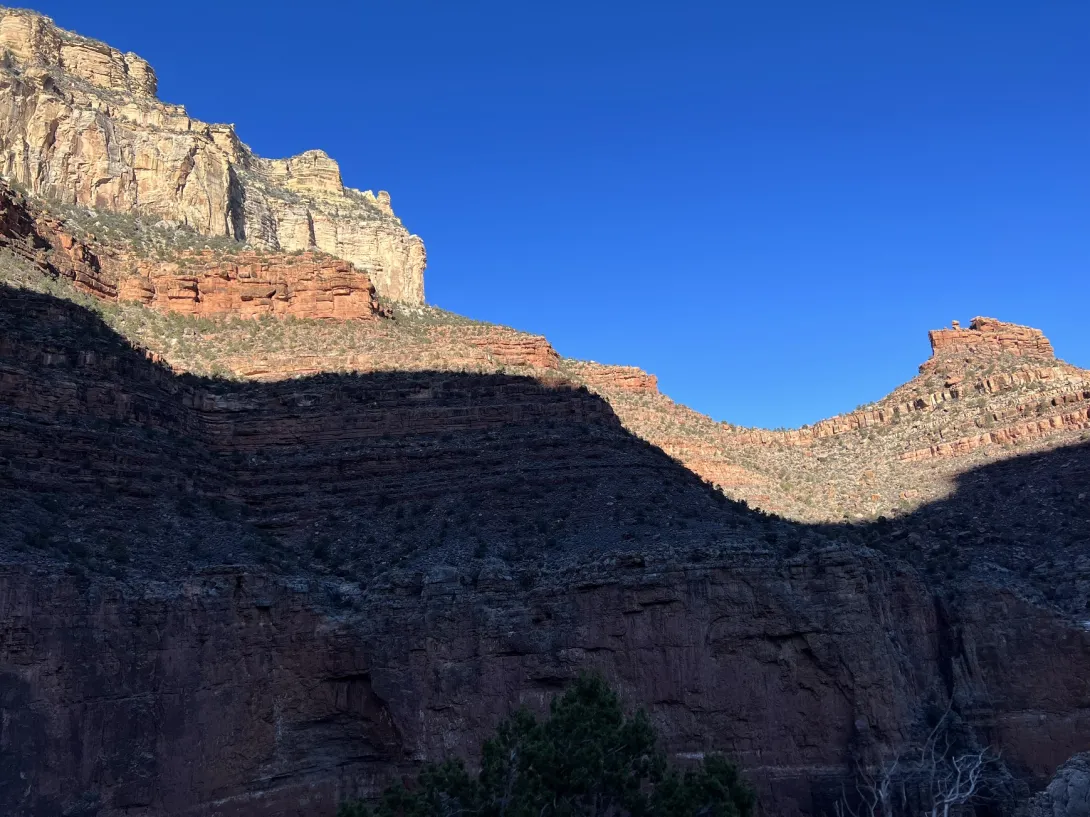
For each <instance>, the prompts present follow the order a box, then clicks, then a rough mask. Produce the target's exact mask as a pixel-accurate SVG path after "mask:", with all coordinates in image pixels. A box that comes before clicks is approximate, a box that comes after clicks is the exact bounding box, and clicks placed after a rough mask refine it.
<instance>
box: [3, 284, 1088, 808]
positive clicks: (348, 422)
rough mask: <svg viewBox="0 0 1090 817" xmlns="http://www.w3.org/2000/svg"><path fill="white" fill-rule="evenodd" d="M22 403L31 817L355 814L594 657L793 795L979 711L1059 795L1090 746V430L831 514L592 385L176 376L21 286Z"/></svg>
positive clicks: (668, 717)
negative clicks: (729, 487) (624, 410)
mask: <svg viewBox="0 0 1090 817" xmlns="http://www.w3.org/2000/svg"><path fill="white" fill-rule="evenodd" d="M0 420H2V422H0V511H2V517H0V553H2V558H3V566H2V568H0V706H2V707H3V717H4V719H5V720H4V722H5V723H9V724H13V725H14V726H13V727H12V729H11V730H8V731H5V732H4V733H3V734H2V735H0V741H2V748H3V752H2V753H0V757H2V758H3V760H2V761H0V764H2V765H0V770H2V771H3V772H4V781H5V782H4V783H2V784H0V812H3V813H5V814H27V815H43V817H44V815H54V814H58V813H65V812H66V811H67V812H68V813H88V814H98V815H101V816H102V817H106V816H107V815H109V816H110V817H112V816H113V815H121V814H125V815H133V814H146V815H151V814H157V815H158V814H164V815H224V817H226V815H259V814H260V815H270V814H273V815H285V816H286V815H299V817H303V815H321V814H332V812H333V810H334V808H335V803H336V802H337V801H338V799H339V798H340V797H342V796H344V795H346V794H348V793H355V792H367V791H373V790H374V789H375V788H376V787H378V786H380V785H382V784H383V783H385V782H387V781H389V780H390V779H392V778H396V777H397V776H398V775H399V774H402V773H407V772H409V771H410V770H411V769H412V768H413V767H414V766H415V765H416V764H417V763H418V762H419V761H420V760H422V759H424V758H438V757H442V756H445V755H448V754H452V753H453V754H471V753H472V752H473V751H474V750H475V749H476V746H477V745H478V742H479V740H480V739H481V738H482V737H483V736H484V735H486V734H487V733H488V731H489V730H490V729H491V728H492V726H494V724H495V723H496V721H497V720H498V719H499V718H500V717H501V716H502V715H504V714H505V713H506V712H508V711H509V709H510V708H511V707H512V706H514V705H517V704H518V703H526V704H529V705H531V706H535V707H540V706H543V705H544V704H545V703H546V701H547V699H548V697H549V696H550V695H551V694H553V693H554V692H555V691H556V690H557V689H559V688H561V687H562V686H563V684H564V683H565V681H566V680H567V679H570V678H571V677H573V676H574V675H575V674H576V673H577V672H579V671H580V670H581V669H585V668H597V669H599V670H601V671H602V672H604V673H605V674H606V675H607V676H608V677H609V678H610V679H612V680H613V681H614V682H615V683H617V684H618V686H619V687H620V689H621V691H622V693H623V694H624V696H625V698H626V700H628V701H630V702H631V703H633V704H642V705H644V706H646V707H647V708H648V710H649V711H650V713H651V715H652V718H653V719H654V720H655V722H656V724H657V725H658V726H659V727H660V728H661V730H662V733H663V735H664V737H665V739H666V741H667V744H668V747H669V748H670V750H671V751H673V752H677V753H682V754H692V753H699V752H702V751H709V750H713V749H714V750H722V751H726V752H729V753H731V754H732V755H734V756H736V757H737V758H738V759H739V760H740V761H741V762H742V764H743V765H744V766H745V767H746V768H747V769H748V770H749V773H750V775H751V776H752V777H753V778H754V779H755V780H756V781H757V783H758V785H759V788H760V791H761V794H762V798H763V802H764V804H765V807H766V809H767V811H768V813H770V814H784V815H794V814H811V813H819V812H821V811H822V810H823V809H825V808H826V807H827V805H828V802H829V798H830V797H832V796H834V794H833V793H834V792H835V791H836V790H837V786H838V783H839V781H840V780H842V779H843V778H844V776H845V775H846V774H847V773H849V772H850V770H851V768H852V763H853V761H854V759H857V758H859V759H862V760H863V761H866V760H869V759H875V758H878V757H882V756H884V755H885V754H886V753H887V752H889V751H892V750H894V749H896V748H898V747H900V746H901V745H902V744H903V743H904V742H905V741H908V740H910V739H912V737H913V735H914V734H915V730H917V729H918V728H919V726H920V718H921V713H922V710H923V708H924V705H925V703H926V702H927V701H930V700H943V699H945V698H946V697H948V696H953V699H954V701H955V705H956V707H957V708H958V711H959V712H961V714H962V715H963V716H964V717H965V718H966V719H967V720H968V721H969V722H970V723H972V724H973V725H974V726H975V728H977V729H978V731H979V732H980V733H981V734H982V736H984V737H986V738H988V739H991V740H994V741H995V742H996V743H997V744H998V745H999V746H1000V747H1002V749H1003V753H1004V758H1005V760H1006V762H1007V763H1008V765H1009V766H1010V767H1011V769H1012V770H1013V771H1015V772H1016V773H1018V774H1020V775H1023V776H1026V777H1027V778H1028V779H1029V780H1031V781H1032V780H1038V779H1039V780H1043V779H1044V777H1045V776H1047V775H1048V774H1050V773H1051V772H1052V771H1053V770H1054V769H1055V767H1056V766H1057V765H1059V764H1060V763H1061V762H1062V761H1063V760H1064V759H1066V758H1067V757H1068V756H1069V755H1071V754H1072V753H1074V752H1075V751H1079V750H1086V749H1090V743H1088V741H1090V633H1088V632H1087V629H1086V627H1085V626H1084V625H1083V624H1081V623H1080V622H1081V621H1082V619H1083V618H1090V616H1083V615H1081V613H1080V611H1079V604H1078V602H1079V599H1078V598H1077V594H1078V593H1080V592H1083V590H1082V588H1084V587H1085V579H1084V577H1085V575H1086V565H1085V561H1086V558H1087V557H1086V542H1087V539H1088V537H1087V518H1088V517H1087V512H1086V504H1085V495H1084V492H1083V491H1080V486H1082V485H1085V482H1086V480H1085V474H1086V469H1087V468H1088V467H1090V466H1088V461H1090V449H1087V447H1085V446H1078V447H1072V448H1068V449H1060V450H1058V451H1055V452H1051V453H1049V454H1043V455H1039V456H1036V457H1032V458H1024V459H1014V460H1010V461H1007V462H1005V463H1001V464H997V465H991V466H987V467H986V468H982V469H979V470H978V471H974V472H971V473H969V474H966V475H965V476H963V477H962V478H961V480H960V482H959V484H958V490H957V491H956V492H955V493H954V494H953V495H951V496H950V497H949V498H947V499H945V500H943V501H941V502H938V503H934V504H932V505H929V506H926V507H924V508H922V509H920V510H919V511H917V512H915V513H913V514H911V515H909V516H906V517H902V518H900V519H896V520H893V521H890V522H880V523H875V524H867V525H857V526H848V525H844V526H838V525H825V526H807V525H801V524H796V523H789V522H786V521H783V520H779V519H774V518H770V517H767V516H765V515H762V514H757V513H753V512H751V511H749V510H748V509H746V508H744V507H743V506H742V505H737V504H735V503H732V502H730V501H728V500H725V499H724V498H723V497H722V495H720V494H718V493H716V492H714V491H712V490H710V489H709V488H708V487H707V486H706V485H704V484H703V483H702V482H701V481H700V480H699V479H697V478H696V477H695V476H694V475H693V474H691V473H690V472H689V471H687V470H685V469H684V468H683V467H681V466H680V465H679V464H677V463H676V462H674V461H673V460H671V459H669V458H668V457H666V456H665V455H664V454H662V452H660V451H659V450H658V449H656V448H654V447H652V446H649V445H648V444H646V443H644V442H643V441H641V440H639V439H637V438H635V437H633V436H631V435H630V434H628V433H627V432H626V431H625V430H624V429H623V428H622V427H621V426H620V424H619V422H618V421H617V419H616V418H615V416H614V415H613V413H612V411H611V410H610V408H609V406H608V405H607V404H606V403H605V402H604V401H602V400H601V399H599V398H597V397H595V396H594V395H591V394H589V393H587V392H586V391H585V390H582V389H579V388H577V387H574V386H572V385H571V384H568V383H566V382H563V381H562V380H558V379H557V380H553V381H549V382H540V381H536V380H533V379H530V378H519V377H510V376H503V375H489V376H482V375H466V374H456V373H450V372H412V373H407V372H406V373H397V372H394V373H384V374H369V375H351V376H350V375H326V376H319V377H308V378H302V379H299V380H292V381H282V382H278V383H271V384H258V383H241V384H240V383H234V382H227V381H215V380H209V379H203V378H196V377H190V376H178V375H175V374H173V373H172V372H170V371H169V370H168V369H166V368H164V367H163V366H161V365H158V364H155V363H153V362H151V361H150V360H148V359H147V358H146V357H145V356H144V354H143V353H142V352H141V351H140V350H137V349H134V348H132V347H131V346H130V345H129V344H128V343H127V342H126V341H125V340H124V339H122V338H121V337H120V336H118V335H116V334H115V333H114V332H113V331H112V330H110V329H108V328H107V327H106V326H105V325H104V324H102V323H101V321H100V320H99V319H98V317H97V316H95V315H94V314H93V313H90V312H88V311H86V310H84V309H82V308H81V307H78V306H76V305H74V304H72V303H69V302H66V301H60V300H57V299H53V298H50V297H49V296H45V295H38V294H33V293H29V292H26V291H20V290H12V289H7V288H3V289H0ZM1080 503H1081V504H1080ZM1019 526H1021V527H1019ZM1012 531H1019V533H1012ZM1049 563H1051V564H1052V565H1054V566H1055V571H1054V572H1055V574H1056V575H1053V573H1047V572H1046V573H1039V572H1038V571H1037V566H1039V565H1042V564H1049ZM1029 565H1034V567H1033V568H1032V569H1025V568H1024V566H1029ZM1080 571H1081V572H1080ZM1058 576H1062V581H1060V580H1058V578H1057V577H1058ZM1053 588H1054V589H1055V590H1056V591H1058V592H1055V593H1053V594H1052V596H1051V597H1050V596H1049V594H1048V592H1047V591H1049V590H1050V589H1053ZM1069 588H1070V589H1069ZM1072 594H1074V595H1072ZM16 726H17V727H18V729H15V727H16ZM16 777H17V778H18V780H19V784H18V785H16V784H13V783H11V782H9V781H12V780H13V779H14V778H16ZM80 809H82V810H83V811H80Z"/></svg>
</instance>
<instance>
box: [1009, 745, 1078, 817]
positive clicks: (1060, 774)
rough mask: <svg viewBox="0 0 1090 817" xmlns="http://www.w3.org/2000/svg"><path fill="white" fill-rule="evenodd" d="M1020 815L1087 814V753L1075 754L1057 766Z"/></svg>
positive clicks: (1070, 816)
mask: <svg viewBox="0 0 1090 817" xmlns="http://www.w3.org/2000/svg"><path fill="white" fill-rule="evenodd" d="M1024 817H1090V752H1084V753H1082V754H1078V755H1075V757H1073V758H1071V759H1070V760H1069V761H1067V762H1066V763H1065V764H1064V765H1063V766H1061V767H1060V768H1059V769H1057V770H1056V774H1055V776H1054V777H1053V778H1052V780H1051V782H1049V784H1048V787H1047V788H1046V789H1045V790H1044V791H1043V792H1041V793H1040V794H1039V795H1037V796H1036V797H1035V798H1034V799H1033V802H1032V803H1031V804H1030V806H1029V808H1028V809H1027V810H1026V811H1025V814H1024Z"/></svg>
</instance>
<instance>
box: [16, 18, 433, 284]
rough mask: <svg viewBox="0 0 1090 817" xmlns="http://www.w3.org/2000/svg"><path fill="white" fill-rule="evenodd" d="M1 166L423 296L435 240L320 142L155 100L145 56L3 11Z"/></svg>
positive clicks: (59, 190) (70, 193) (60, 194)
mask: <svg viewBox="0 0 1090 817" xmlns="http://www.w3.org/2000/svg"><path fill="white" fill-rule="evenodd" d="M0 47H2V48H3V49H4V50H5V53H6V55H7V56H6V57H5V59H4V61H3V64H2V65H0V175H3V177H4V178H6V179H8V180H10V181H14V182H16V183H18V184H20V185H22V186H24V187H25V188H27V189H28V190H30V191H31V192H33V193H35V194H37V195H40V196H43V197H45V198H48V199H55V200H57V201H60V202H63V203H66V204H74V205H81V206H85V207H92V208H98V209H105V210H111V211H116V212H121V213H133V214H138V215H140V216H142V217H145V218H150V219H152V220H160V219H161V220H166V221H167V222H171V223H175V224H180V225H185V226H187V227H189V228H192V229H193V230H196V231H197V232H198V233H201V234H203V235H206V236H229V237H233V238H235V239H237V240H238V241H240V242H245V243H248V244H249V245H251V246H253V247H256V248H262V249H267V250H274V251H285V252H291V251H310V250H320V251H322V252H324V253H328V254H329V255H332V256H335V257H337V258H340V259H343V260H345V261H348V262H350V263H351V264H353V265H354V266H355V267H357V268H358V269H359V270H360V271H362V272H364V273H366V274H367V275H368V276H369V277H370V279H371V281H372V282H373V283H374V285H375V287H376V289H377V291H378V293H379V295H380V296H381V297H383V298H386V299H389V300H393V301H404V302H407V303H422V302H423V300H424V266H425V262H426V256H425V252H424V244H423V242H422V241H421V240H420V238H419V237H418V236H415V235H410V234H409V232H408V231H407V230H406V229H405V228H404V227H403V226H402V224H401V222H400V221H399V220H398V219H397V217H396V216H394V214H393V211H392V210H391V209H390V197H389V194H387V193H385V192H380V193H379V194H378V195H377V196H376V195H374V194H372V193H371V192H369V191H366V192H360V191H357V190H352V189H350V188H346V187H344V185H343V184H342V182H341V176H340V170H339V168H338V166H337V164H336V162H334V161H333V160H332V159H330V158H329V157H328V156H326V155H325V154H324V153H322V152H321V151H308V152H306V153H303V154H301V155H299V156H294V157H292V158H290V159H277V160H269V159H263V158H261V157H259V156H256V155H254V154H253V152H252V151H250V149H249V148H248V147H247V146H246V145H245V144H243V143H242V141H241V140H240V139H239V138H238V136H237V135H236V133H235V131H234V128H233V126H231V125H212V124H207V123H204V122H200V121H198V120H195V119H192V118H191V117H189V116H188V115H187V114H186V112H185V109H184V108H183V107H181V106H180V105H171V104H167V103H163V102H160V101H159V100H158V99H156V97H155V91H156V80H155V74H154V72H153V71H152V70H151V68H150V67H149V66H148V64H147V63H146V62H145V61H144V60H142V59H140V58H139V57H137V56H136V55H134V54H122V53H121V52H119V51H117V50H116V49H113V48H110V47H109V46H106V45H104V44H102V43H99V42H95V41H93V40H88V39H86V38H83V37H79V36H77V35H75V34H72V33H71V32H67V31H64V30H62V29H60V28H57V27H56V26H55V25H54V24H53V22H52V21H51V20H50V19H48V18H46V17H42V16H41V15H38V14H36V13H33V12H27V11H21V10H14V9H0Z"/></svg>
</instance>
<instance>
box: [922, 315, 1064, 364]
mask: <svg viewBox="0 0 1090 817" xmlns="http://www.w3.org/2000/svg"><path fill="white" fill-rule="evenodd" d="M928 337H929V338H930V340H931V351H932V356H933V358H937V357H941V356H948V355H964V356H967V357H969V358H976V359H979V358H981V357H983V356H995V355H999V354H1004V353H1005V354H1009V355H1014V356H1016V357H1026V358H1033V359H1036V360H1045V361H1051V360H1055V358H1056V354H1055V352H1053V350H1052V344H1051V343H1049V341H1048V338H1046V337H1045V335H1044V332H1042V331H1041V330H1040V329H1033V328H1031V327H1028V326H1019V325H1018V324H1016V323H1003V322H1002V321H997V320H996V319H995V318H973V320H972V321H971V322H970V323H969V328H968V329H962V328H961V327H960V326H954V327H953V328H952V329H933V330H932V331H931V332H930V333H929V334H928ZM932 366H934V360H931V361H928V362H927V363H924V364H923V365H922V366H921V367H920V370H921V371H926V370H927V369H929V368H931V367H932Z"/></svg>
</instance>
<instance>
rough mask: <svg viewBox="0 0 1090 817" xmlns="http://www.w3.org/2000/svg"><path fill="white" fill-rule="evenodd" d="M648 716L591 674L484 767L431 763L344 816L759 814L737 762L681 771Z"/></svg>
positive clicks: (512, 723)
mask: <svg viewBox="0 0 1090 817" xmlns="http://www.w3.org/2000/svg"><path fill="white" fill-rule="evenodd" d="M657 744H658V741H657V738H656V735H655V730H654V729H653V728H652V726H651V722H650V721H649V720H648V718H647V715H646V714H645V713H644V712H642V711H639V712H637V713H636V714H635V715H633V716H631V717H627V716H626V715H625V714H624V711H623V710H622V708H621V704H620V700H619V699H618V697H617V695H616V693H615V692H613V691H612V690H611V689H610V688H609V686H608V685H607V684H606V683H605V681H603V680H602V679H601V678H599V677H597V676H584V677H582V678H580V679H579V680H578V681H577V682H576V683H575V684H574V685H573V686H572V687H571V689H569V690H568V691H567V692H566V693H565V694H564V695H563V696H561V697H559V698H556V699H554V700H553V702H552V706H551V707H550V712H549V716H548V717H547V718H546V719H545V720H538V719H537V718H536V717H535V716H534V715H533V714H531V713H530V712H529V711H527V710H525V709H520V710H519V711H517V712H515V714H514V715H512V716H511V717H509V718H507V719H506V720H504V721H503V722H502V723H501V724H500V725H499V728H498V729H497V731H496V735H495V737H493V738H492V739H491V740H489V741H487V742H486V743H485V744H484V747H483V749H482V753H481V770H480V772H479V773H478V774H471V773H470V772H469V771H468V770H467V769H466V767H465V766H464V764H463V763H462V762H461V761H459V760H448V761H446V762H444V763H441V764H438V765H435V764H429V765H428V766H425V767H424V769H423V770H422V771H421V772H420V776H419V778H418V779H417V782H416V785H415V786H413V787H412V788H407V787H405V786H404V785H402V786H396V787H394V788H391V789H388V790H387V791H386V793H385V794H384V795H383V797H382V798H381V800H380V801H379V803H378V804H377V805H376V806H375V807H374V809H372V808H371V807H369V806H368V805H367V804H365V803H363V802H361V801H350V802H346V803H343V804H342V805H341V808H340V810H339V811H338V817H456V816H457V817H462V816H463V815H464V817H468V816H469V815H480V817H501V815H502V817H581V816H582V815H588V817H589V815H602V814H612V815H617V817H750V815H751V814H752V813H753V808H754V795H753V792H752V790H751V789H750V788H749V786H748V785H746V783H745V782H744V781H743V780H742V778H741V776H740V775H739V773H738V770H737V769H736V768H735V766H734V765H733V764H731V763H730V762H729V761H727V760H726V759H725V758H723V757H721V756H719V755H711V756H708V757H706V758H705V759H704V761H703V763H702V764H701V765H700V766H699V767H697V768H692V769H688V770H685V771H681V770H679V769H677V768H675V767H673V766H672V765H671V764H670V763H668V762H667V760H666V756H665V754H664V753H663V752H662V750H661V749H660V748H659V747H658V745H657Z"/></svg>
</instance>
